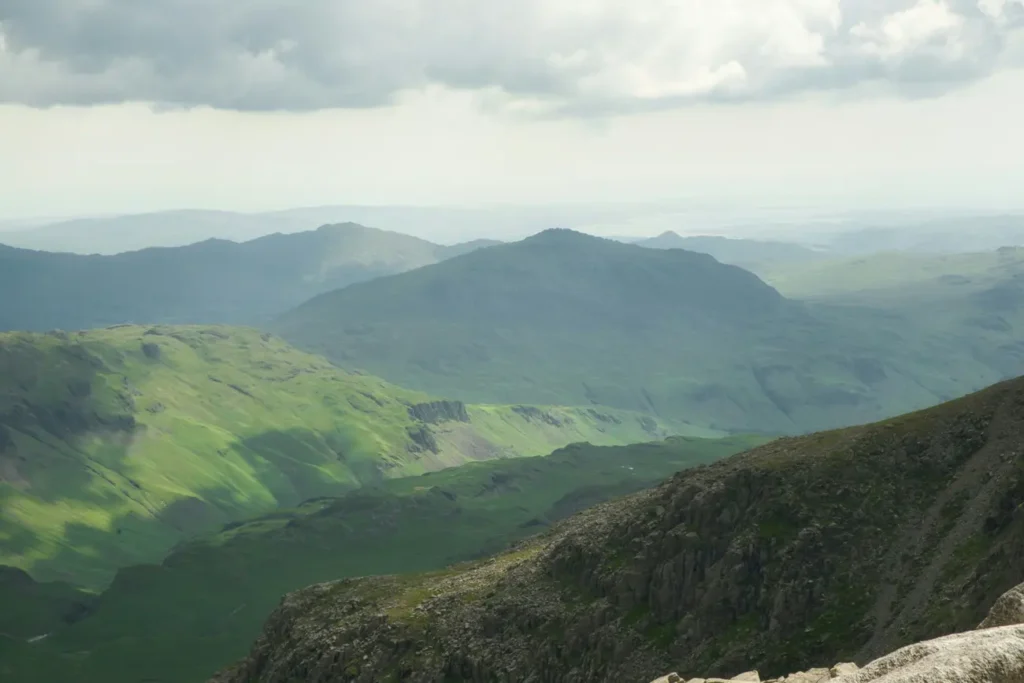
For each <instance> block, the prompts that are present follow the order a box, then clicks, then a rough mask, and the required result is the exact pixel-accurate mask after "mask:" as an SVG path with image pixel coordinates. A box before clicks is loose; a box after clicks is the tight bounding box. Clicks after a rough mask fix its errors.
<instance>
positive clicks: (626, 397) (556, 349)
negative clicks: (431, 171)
mask: <svg viewBox="0 0 1024 683" xmlns="http://www.w3.org/2000/svg"><path fill="white" fill-rule="evenodd" d="M276 329H277V330H279V331H280V333H281V334H282V335H284V336H285V337H286V338H288V339H290V340H292V341H293V342H294V343H296V344H298V345H301V346H304V347H306V348H310V349H313V350H315V351H317V352H319V353H324V354H325V355H328V356H329V357H332V358H333V359H335V360H336V361H337V362H339V363H340V364H342V365H345V366H349V367H361V368H366V369H367V370H368V371H370V372H373V373H374V374H378V375H380V376H382V377H386V378H388V379H389V380H391V381H395V382H398V383H400V384H402V385H403V386H410V387H414V388H417V389H422V390H429V391H432V392H436V393H440V394H443V395H446V396H452V397H456V398H461V399H464V400H467V401H477V402H479V401H485V402H489V401H494V402H499V403H505V402H538V403H565V404H581V403H598V404H602V405H608V406H614V407H618V408H623V409H630V410H643V411H648V412H650V413H652V414H656V415H661V416H664V417H679V416H686V419H688V420H691V421H700V422H702V423H703V424H706V425H708V426H711V427H715V428H718V429H723V430H737V431H756V432H761V433H766V432H775V433H783V432H787V433H793V432H803V431H810V430H813V429H819V428H824V427H831V426H838V425H848V424H854V423H858V422H864V421H869V420H872V419H878V418H881V417H884V416H888V415H893V414H897V413H900V412H903V411H906V410H909V409H914V408H918V407H923V406H926V405H931V404H934V403H936V402H939V401H941V400H943V399H948V398H952V397H955V396H959V395H962V394H964V393H966V392H968V391H971V390H974V389H977V388H980V387H981V386H984V385H985V384H989V383H991V382H994V381H997V380H999V379H1001V378H1003V377H1005V376H1006V375H1008V374H1010V373H1011V372H1012V371H1013V369H1014V368H1016V367H1018V366H1019V368H1020V369H1022V370H1024V359H1021V360H1020V362H1019V363H1018V362H1017V360H1016V359H1015V358H1014V357H1013V356H1012V355H1009V356H1008V355H1007V354H1004V353H1003V352H1002V351H1001V350H1000V349H999V348H998V347H993V348H989V347H985V348H982V349H980V351H982V352H983V353H979V354H975V353H973V352H972V347H967V346H964V345H963V344H961V343H960V340H956V341H950V340H949V339H948V338H947V337H946V336H945V335H941V334H937V333H935V332H934V331H933V330H930V329H925V328H922V327H920V326H918V325H916V324H915V323H914V322H913V321H911V320H909V319H908V318H907V317H905V316H900V315H899V314H896V313H892V312H889V311H879V310H871V309H865V308H863V307H861V308H857V309H853V308H851V307H837V306H834V305H825V304H813V305H811V304H803V303H801V302H794V301H790V300H787V299H784V298H783V297H781V296H780V295H779V294H778V293H777V292H776V291H774V290H773V289H771V288H770V287H768V286H767V285H765V284H764V283H763V282H762V281H760V280H758V279H757V278H756V277H754V276H753V275H752V274H751V273H748V272H746V271H743V270H741V269H739V268H736V267H733V266H726V265H722V264H720V263H718V262H716V261H714V260H713V259H712V258H710V257H708V256H705V255H700V254H695V253H691V252H687V251H682V250H656V249H645V248H642V247H637V246H634V245H626V244H620V243H616V242H612V241H608V240H601V239H598V238H594V237H589V236H585V235H580V234H578V233H571V232H569V231H548V232H545V233H542V234H540V235H537V236H535V237H532V238H530V239H527V240H525V241H523V242H518V243H515V244H509V245H502V246H496V247H492V248H490V249H486V250H482V251H478V252H474V253H471V254H467V255H464V256H461V257H458V258H454V259H450V260H448V261H446V262H444V263H440V264H437V265H434V266H428V267H425V268H421V269H418V270H416V271H413V272H409V273H404V274H401V275H396V276H391V277H387V278H381V279H378V280H375V281H373V282H368V283H362V284H358V285H353V286H350V287H347V288H345V289H343V290H340V291H337V292H331V293H329V294H326V295H322V296H320V297H317V298H315V299H313V300H312V301H310V302H308V303H306V304H304V305H303V306H301V307H299V308H297V309H295V310H293V311H291V312H289V313H288V314H286V315H285V316H283V317H282V318H281V319H280V320H279V321H278V322H277V323H276Z"/></svg>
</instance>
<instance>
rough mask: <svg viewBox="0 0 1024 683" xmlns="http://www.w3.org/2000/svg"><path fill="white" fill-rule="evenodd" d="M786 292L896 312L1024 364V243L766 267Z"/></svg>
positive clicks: (973, 348)
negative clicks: (990, 248) (975, 250)
mask: <svg viewBox="0 0 1024 683" xmlns="http://www.w3.org/2000/svg"><path fill="white" fill-rule="evenodd" d="M758 273H759V274H760V275H762V277H764V278H765V279H766V280H767V281H768V282H769V283H771V284H772V285H774V286H776V287H777V288H778V289H779V290H780V291H781V292H782V293H783V294H785V295H787V296H790V297H793V298H798V299H802V300H804V301H810V302H815V303H819V304H821V303H824V304H828V305H833V306H839V307H842V308H844V309H846V310H851V309H853V310H858V309H863V308H865V307H870V308H872V309H873V310H877V311H883V312H885V314H886V315H895V316H899V317H900V318H902V319H904V320H907V321H909V322H911V323H912V325H913V326H914V328H916V329H918V330H922V331H927V332H928V333H929V334H930V335H931V336H932V338H941V339H944V340H945V341H946V343H950V344H953V345H955V346H956V347H957V348H959V349H961V350H962V353H963V354H964V355H970V356H971V357H973V358H977V359H981V360H982V361H983V362H984V363H986V364H987V365H988V366H989V367H993V368H996V369H997V370H998V371H999V372H1001V373H1003V374H1005V375H1014V374H1018V373H1020V372H1021V371H1022V370H1021V368H1022V365H1024V342H1022V341H1021V340H1022V338H1024V248H1020V247H1002V248H1000V249H997V250H993V251H988V252H978V253H964V254H924V253H909V252H887V253H878V254H871V255H866V256H860V257H854V258H843V259H828V260H823V261H819V262H814V263H805V264H789V265H786V266H776V267H765V268H761V269H758Z"/></svg>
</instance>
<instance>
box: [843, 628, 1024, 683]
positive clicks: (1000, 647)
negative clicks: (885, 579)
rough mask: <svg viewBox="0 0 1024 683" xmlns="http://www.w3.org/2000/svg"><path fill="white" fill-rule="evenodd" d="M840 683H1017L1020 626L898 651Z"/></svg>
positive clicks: (1022, 639)
mask: <svg viewBox="0 0 1024 683" xmlns="http://www.w3.org/2000/svg"><path fill="white" fill-rule="evenodd" d="M837 680H839V681H841V682H842V683H875V682H877V683H1021V682H1022V681H1024V626H1022V625H1016V626H999V627H994V628H986V629H982V630H977V631H968V632H966V633H957V634H954V635H951V636H944V637H942V638H936V639H934V640H926V641H924V642H921V643H916V644H914V645H908V646H907V647H904V648H900V649H899V650H896V651H895V652H893V653H892V654H890V655H886V656H885V657H882V658H881V659H876V660H875V661H873V662H871V663H870V664H868V665H867V666H865V667H864V668H863V669H860V670H859V671H857V672H855V673H852V674H848V675H844V676H842V677H841V678H839V679H837Z"/></svg>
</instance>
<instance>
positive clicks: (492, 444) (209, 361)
mask: <svg viewBox="0 0 1024 683" xmlns="http://www.w3.org/2000/svg"><path fill="white" fill-rule="evenodd" d="M687 429H688V428H687V427H686V425H670V424H668V423H664V422H660V423H659V421H657V420H655V419H653V418H651V417H650V416H641V415H631V414H627V413H624V412H621V411H614V410H595V409H590V408H580V409H572V408H543V407H535V406H506V407H503V406H466V405H464V404H462V403H459V402H453V401H440V400H437V399H434V398H432V397H430V396H427V395H425V394H421V393H417V392H413V391H407V390H404V389H400V388H398V387H395V386H392V385H390V384H387V383H386V382H383V381H381V380H379V379H377V378H375V377H369V376H365V375H359V374H354V373H348V372H344V371H341V370H339V369H338V368H336V367H334V366H332V365H331V364H330V363H328V362H327V361H326V360H324V359H322V358H319V357H316V356H311V355H308V354H305V353H300V352H298V351H296V350H295V349H292V348H290V347H289V346H287V345H286V344H285V343H283V342H282V341H281V340H279V339H275V338H272V337H271V336H270V335H269V334H262V333H260V332H258V331H255V330H248V329H235V328H224V327H208V328H203V327H152V328H146V327H119V328H115V329H110V330H101V331H93V332H85V333H78V334H75V335H68V334H65V333H54V334H47V335H35V334H27V333H12V334H5V335H0V565H12V566H16V567H20V568H22V569H24V570H27V571H28V572H29V573H31V574H32V575H33V576H34V577H35V578H37V579H41V580H46V581H51V580H56V579H60V580H66V581H70V582H74V583H79V584H84V585H89V586H96V585H102V584H104V583H106V582H107V581H109V579H110V578H111V577H112V575H113V573H114V571H115V570H116V569H117V568H118V567H122V566H127V565H130V564H135V563H139V562H152V561H158V560H159V559H160V558H161V557H163V556H164V554H166V552H167V551H168V550H170V549H171V547H172V546H174V545H175V544H176V543H177V542H179V541H181V540H183V539H185V538H189V537H191V536H194V535H195V534H197V533H201V532H205V531H209V530H211V529H215V528H217V527H219V526H220V525H222V524H224V523H226V522H230V521H235V520H239V519H243V518H245V517H250V516H252V515H255V514H260V513H264V512H267V511H269V510H272V509H275V508H277V507H280V506H290V505H296V504H298V503H300V502H302V501H304V500H307V499H309V498H314V497H317V496H325V495H337V494H339V493H342V492H344V491H346V490H350V489H352V488H354V487H357V486H360V485H363V484H367V483H373V482H376V481H380V480H381V479H384V478H389V477H396V476H404V475H410V474H419V473H422V472H425V471H430V470H435V469H439V468H442V467H446V466H450V465H456V464H460V463H464V462H467V461H471V460H481V459H490V458H500V457H507V456H514V455H541V454H545V453H548V452H550V451H551V450H553V449H554V448H558V447H561V446H564V445H566V444H567V443H571V442H576V441H584V440H587V441H594V442H596V443H604V444H615V443H628V442H635V441H648V440H650V439H653V438H662V437H664V436H666V435H668V434H670V433H675V432H680V431H686V430H687Z"/></svg>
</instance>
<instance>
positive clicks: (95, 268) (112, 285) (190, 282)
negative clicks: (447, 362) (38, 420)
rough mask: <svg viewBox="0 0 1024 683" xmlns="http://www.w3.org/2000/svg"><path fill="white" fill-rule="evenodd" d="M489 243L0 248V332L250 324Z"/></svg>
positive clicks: (328, 230) (337, 229)
mask: <svg viewBox="0 0 1024 683" xmlns="http://www.w3.org/2000/svg"><path fill="white" fill-rule="evenodd" d="M0 239H2V237H0ZM489 244H491V242H489V241H486V240H478V241H475V242H473V243H470V244H462V245H453V246H444V245H439V244H434V243H432V242H428V241H426V240H421V239H419V238H416V237H410V236H408V235H402V234H399V233H394V232H387V231H384V230H376V229H374V228H367V227H365V226H361V225H357V224H354V223H347V224H341V225H325V226H322V227H320V228H319V229H317V230H312V231H308V232H299V233H292V234H287V235H285V234H274V235H268V236H266V237H261V238H259V239H255V240H252V241H249V242H241V243H237V242H231V241H228V240H222V239H209V240H205V241H203V242H198V243H196V244H190V245H187V246H182V247H159V248H151V249H144V250H141V251H135V252H127V253H123V254H117V255H113V256H97V255H94V256H82V255H78V254H63V253H49V252H39V251H29V250H23V249H15V248H12V247H4V246H2V245H0V291H4V292H16V295H14V296H4V297H3V298H2V299H0V330H34V331H45V330H49V329H71V330H75V329H90V328H96V327H105V326H108V325H116V324H123V323H139V324H143V323H146V324H149V323H167V324H197V323H202V324H258V323H260V322H263V321H266V320H268V319H270V318H271V317H273V316H274V315H276V314H279V313H281V312H283V311H285V310H287V309H289V308H291V307H293V306H296V305H298V304H300V303H302V302H303V301H305V300H306V299H308V298H310V297H312V296H315V295H316V294H319V293H321V292H326V291H330V290H331V289H336V288H338V287H344V286H346V285H348V284H351V283H353V282H360V281H364V280H369V279H372V278H374V277H378V276H381V275H387V274H391V273H396V272H402V271H405V270H410V269H412V268H418V267H420V266H423V265H428V264H431V263H437V262H438V261H441V260H444V259H446V258H449V257H451V256H454V255H458V254H461V253H466V252H467V251H472V250H474V249H478V248H481V247H485V246H488V245H489Z"/></svg>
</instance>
